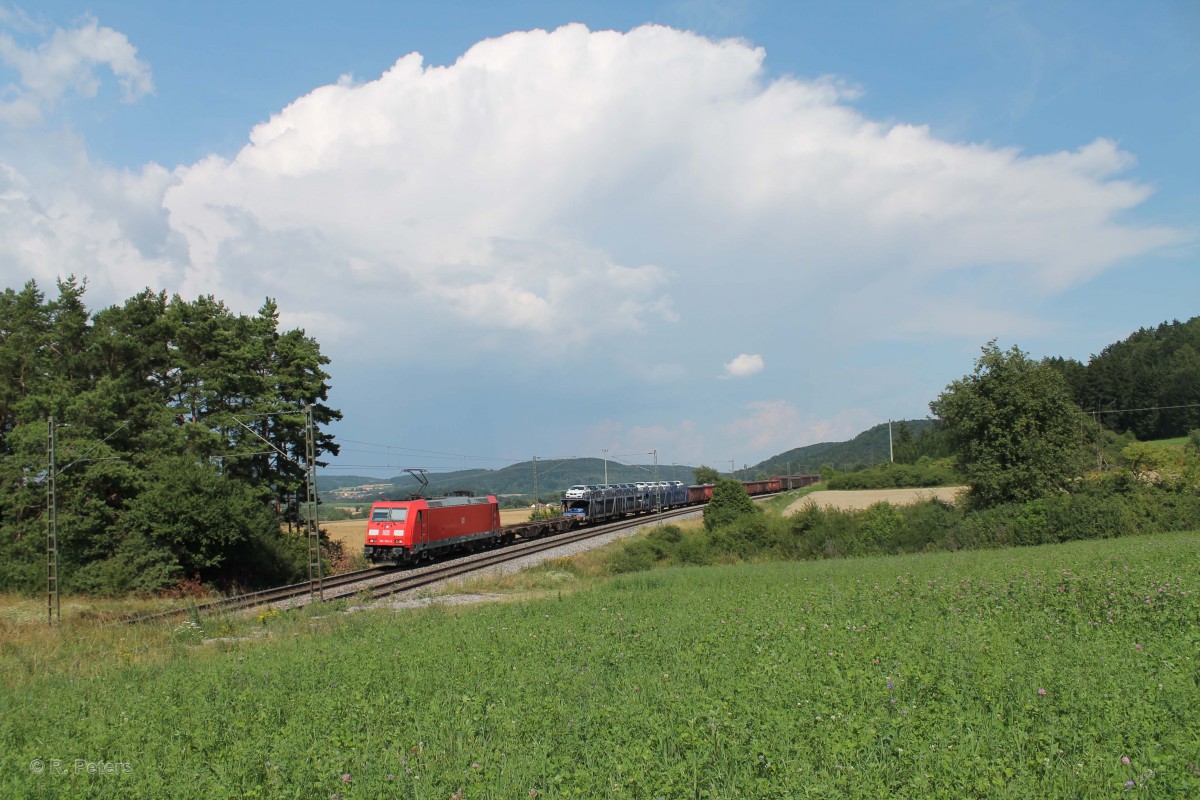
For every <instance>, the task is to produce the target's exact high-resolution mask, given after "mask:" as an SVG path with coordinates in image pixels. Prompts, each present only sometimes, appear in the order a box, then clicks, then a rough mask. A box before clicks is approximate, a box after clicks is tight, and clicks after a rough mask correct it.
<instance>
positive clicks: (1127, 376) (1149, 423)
mask: <svg viewBox="0 0 1200 800" xmlns="http://www.w3.org/2000/svg"><path fill="white" fill-rule="evenodd" d="M1047 363H1049V364H1050V365H1051V366H1053V367H1055V368H1056V369H1058V370H1059V371H1060V372H1062V374H1063V376H1064V377H1065V378H1066V379H1067V384H1068V385H1069V386H1070V387H1071V392H1072V394H1073V395H1074V397H1075V402H1076V404H1078V405H1079V407H1080V408H1082V409H1083V410H1084V411H1088V412H1093V413H1095V414H1096V415H1097V417H1098V418H1099V420H1100V422H1101V424H1103V425H1104V426H1105V427H1106V428H1109V429H1110V430H1114V431H1116V432H1118V433H1124V432H1125V431H1131V432H1132V433H1133V435H1134V436H1136V437H1137V438H1138V439H1140V440H1141V441H1148V440H1152V439H1172V438H1175V437H1178V436H1186V435H1187V434H1188V432H1189V431H1193V430H1195V429H1197V428H1200V405H1197V404H1200V317H1192V318H1191V319H1189V320H1188V321H1187V322H1179V321H1178V320H1176V321H1174V322H1164V323H1162V324H1161V325H1159V326H1158V327H1155V328H1142V329H1140V330H1138V331H1136V332H1135V333H1132V334H1130V335H1129V336H1128V337H1127V338H1125V339H1123V340H1122V341H1119V342H1116V343H1114V344H1110V345H1109V346H1108V347H1105V348H1104V349H1103V350H1101V351H1100V353H1099V354H1097V355H1093V356H1092V357H1091V358H1090V359H1089V360H1088V363H1087V364H1086V365H1085V364H1082V363H1081V362H1079V361H1076V360H1075V359H1063V358H1053V359H1047Z"/></svg>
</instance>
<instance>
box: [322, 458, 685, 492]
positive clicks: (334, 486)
mask: <svg viewBox="0 0 1200 800" xmlns="http://www.w3.org/2000/svg"><path fill="white" fill-rule="evenodd" d="M534 470H535V465H534V463H533V462H532V461H522V462H520V463H517V464H512V465H510V466H507V467H504V468H503V469H496V470H488V469H468V470H458V471H455V472H437V473H430V474H429V476H428V478H429V492H428V494H429V495H430V496H434V495H443V494H447V493H448V492H453V491H460V490H463V491H471V492H475V493H476V494H495V495H528V496H530V497H532V496H533V493H534V480H535V472H534ZM693 471H694V467H692V466H689V465H686V464H659V465H658V471H657V475H658V478H657V480H660V481H676V480H678V481H683V482H685V483H691V482H692V478H693V474H692V473H693ZM655 474H656V473H655V468H654V465H653V464H622V463H620V462H618V461H609V462H608V481H609V483H636V482H638V481H650V480H655ZM536 480H537V492H538V496H539V497H540V498H541V500H542V501H543V502H546V501H553V500H557V499H558V498H560V497H562V493H563V491H564V490H565V489H567V487H569V486H573V485H575V484H577V483H588V484H601V483H604V460H603V459H600V458H566V459H547V460H542V459H538V462H537V465H536ZM317 486H318V488H319V489H320V492H321V497H322V499H323V500H324V501H326V502H337V501H338V500H356V501H357V500H363V501H366V500H382V499H397V498H403V497H407V496H408V495H410V494H412V493H414V492H415V491H416V490H417V488H418V484H417V482H416V480H414V479H413V478H412V477H410V476H408V475H401V476H397V477H392V478H367V477H362V476H355V475H338V476H334V475H331V476H328V477H326V476H324V475H320V474H318V476H317Z"/></svg>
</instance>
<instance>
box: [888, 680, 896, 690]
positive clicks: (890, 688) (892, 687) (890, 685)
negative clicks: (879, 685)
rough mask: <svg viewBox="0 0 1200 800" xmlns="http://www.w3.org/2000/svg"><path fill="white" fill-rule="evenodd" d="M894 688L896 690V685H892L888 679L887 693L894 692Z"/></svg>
mask: <svg viewBox="0 0 1200 800" xmlns="http://www.w3.org/2000/svg"><path fill="white" fill-rule="evenodd" d="M895 688H896V684H894V683H892V679H891V678H888V691H889V692H891V691H894V690H895Z"/></svg>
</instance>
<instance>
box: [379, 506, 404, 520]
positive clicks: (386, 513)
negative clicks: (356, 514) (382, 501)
mask: <svg viewBox="0 0 1200 800" xmlns="http://www.w3.org/2000/svg"><path fill="white" fill-rule="evenodd" d="M406 519H408V509H407V508H376V509H372V511H371V522H404V520H406Z"/></svg>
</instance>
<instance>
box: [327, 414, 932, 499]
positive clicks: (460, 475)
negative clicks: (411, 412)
mask: <svg viewBox="0 0 1200 800" xmlns="http://www.w3.org/2000/svg"><path fill="white" fill-rule="evenodd" d="M904 423H905V424H906V425H907V426H908V429H909V431H910V432H911V433H912V435H913V436H917V435H919V434H920V433H921V432H922V431H924V430H926V429H929V428H931V427H932V426H933V421H932V420H928V419H918V420H911V419H910V420H904ZM899 425H900V420H896V421H894V422H893V423H892V428H893V433H894V432H895V431H896V429H897V428H898V427H899ZM887 460H888V425H887V423H886V422H885V423H882V424H879V425H876V426H875V427H873V428H870V429H868V430H865V431H863V432H862V433H860V434H859V435H858V436H855V437H854V438H853V439H851V440H850V441H847V442H821V443H819V444H810V445H806V446H804V447H797V448H795V449H792V450H788V451H787V452H784V453H780V454H779V455H776V456H772V457H771V458H768V459H767V460H765V461H761V462H759V463H758V464H755V465H753V466H751V467H749V468H747V469H745V470H742V469H740V468H739V469H738V471H737V477H738V478H755V477H767V476H769V475H783V474H789V475H794V474H800V473H810V472H818V471H820V469H821V467H822V466H831V467H833V468H835V469H839V470H847V469H851V468H853V467H856V466H861V465H870V464H879V463H882V462H884V461H887ZM696 466H699V465H687V464H659V465H658V476H657V480H661V481H676V480H677V481H683V482H684V483H691V482H692V479H693V472H694V470H695V467H696ZM709 466H714V467H716V468H718V469H719V468H720V465H719V464H710V465H709ZM722 474H728V470H725V471H723V473H722ZM655 479H656V478H655V474H654V467H653V465H649V464H641V465H630V464H622V463H620V462H618V461H609V462H608V481H609V483H636V482H638V481H646V480H655ZM603 482H604V460H603V459H600V458H569V459H558V460H545V461H543V460H541V459H539V460H538V462H537V493H538V496H539V497H540V498H541V499H542V500H543V501H547V500H552V499H557V497H561V496H562V492H563V491H564V490H565V489H566V488H567V487H569V486H573V485H574V484H577V483H591V484H599V483H603ZM317 486H318V489H319V491H320V492H321V495H322V499H324V500H325V501H326V502H338V501H348V500H362V501H367V500H379V499H385V498H396V497H403V496H407V495H409V494H411V493H413V492H414V491H416V489H417V486H418V484H417V481H415V480H414V479H413V478H412V477H411V476H409V475H400V476H396V477H393V478H369V477H365V476H362V475H323V474H318V476H317ZM359 487H371V488H370V489H365V488H364V489H363V490H362V491H354V490H356V489H358V488H359ZM429 488H430V494H434V495H439V494H446V493H448V492H452V491H461V490H468V491H473V492H475V493H477V494H496V495H526V496H530V497H532V496H533V494H534V464H533V462H532V461H522V462H520V463H517V464H512V465H510V466H507V467H503V468H501V469H495V470H490V469H467V470H457V471H454V472H436V473H430V474H429Z"/></svg>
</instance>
